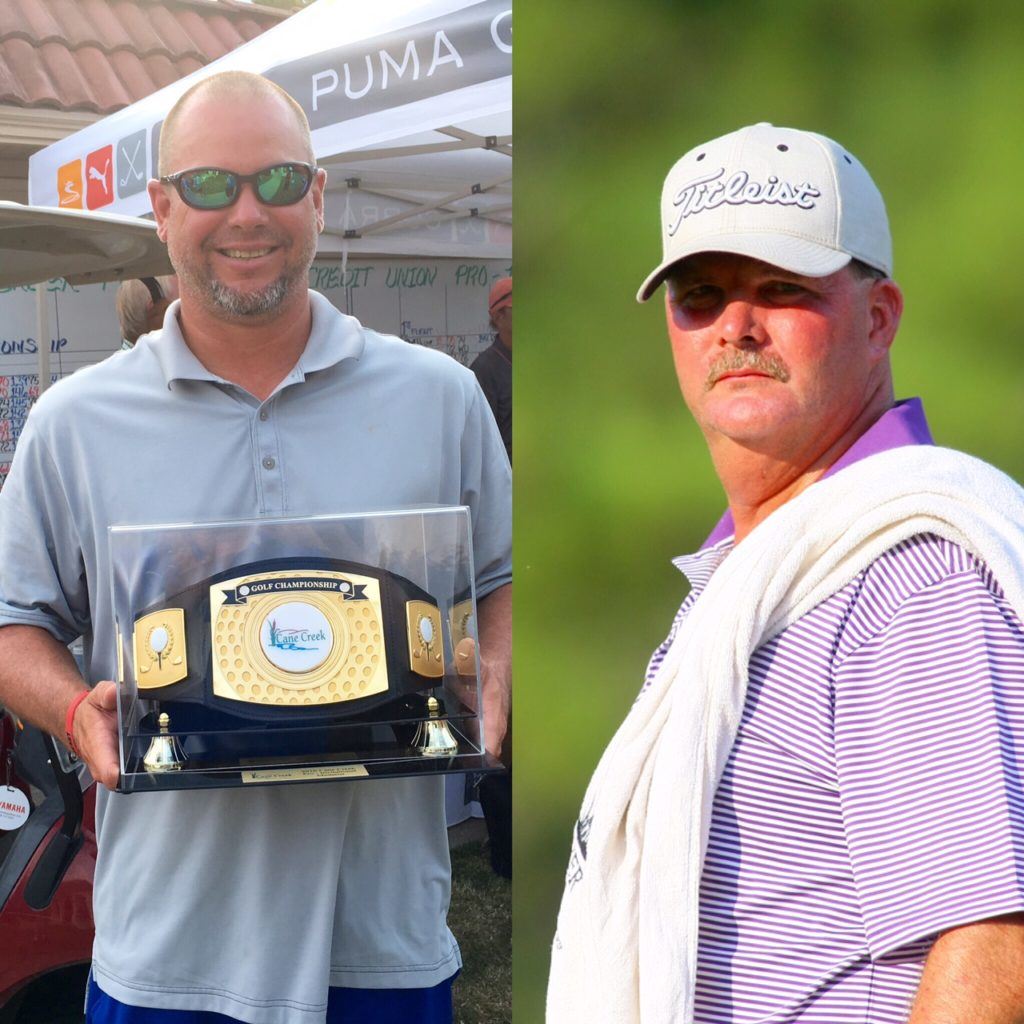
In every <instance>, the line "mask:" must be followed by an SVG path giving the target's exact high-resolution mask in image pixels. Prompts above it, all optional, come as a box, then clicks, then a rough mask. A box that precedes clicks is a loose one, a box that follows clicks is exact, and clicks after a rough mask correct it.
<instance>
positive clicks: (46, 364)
mask: <svg viewBox="0 0 1024 1024" xmlns="http://www.w3.org/2000/svg"><path fill="white" fill-rule="evenodd" d="M46 296H47V291H46V281H41V282H40V283H39V284H37V285H36V345H37V346H38V347H39V394H42V393H43V392H44V391H45V390H46V389H47V388H48V387H49V386H50V311H49V309H48V308H47V306H46Z"/></svg>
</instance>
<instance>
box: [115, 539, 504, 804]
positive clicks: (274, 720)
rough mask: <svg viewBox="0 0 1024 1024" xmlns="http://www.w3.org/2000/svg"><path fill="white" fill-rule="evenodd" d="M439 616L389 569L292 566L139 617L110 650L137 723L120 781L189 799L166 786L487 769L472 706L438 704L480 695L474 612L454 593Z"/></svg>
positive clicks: (284, 563)
mask: <svg viewBox="0 0 1024 1024" xmlns="http://www.w3.org/2000/svg"><path fill="white" fill-rule="evenodd" d="M443 607H444V609H445V611H444V612H443V611H442V607H441V606H439V603H438V600H437V599H436V598H435V597H434V596H433V595H431V594H430V593H428V592H427V591H425V590H424V589H422V588H421V587H419V586H417V585H416V584H415V583H413V582H412V581H411V580H409V579H407V578H405V577H404V576H401V575H398V574H396V573H394V572H390V571H387V570H385V569H382V568H377V567H374V566H370V565H364V564H361V563H359V562H352V561H344V560H340V559H333V558H322V557H289V558H273V559H268V560H261V561H257V562H248V563H245V564H241V565H237V566H234V567H232V568H231V569H228V570H226V571H223V572H219V573H216V574H215V575H212V576H209V577H208V578H206V579H204V580H202V581H201V582H199V583H196V584H193V585H191V586H189V587H187V588H185V589H183V590H181V591H179V592H177V593H174V594H172V595H169V596H167V597H166V598H165V599H162V600H160V601H159V602H156V603H153V604H150V605H148V606H146V607H142V608H139V609H134V608H133V609H132V610H131V618H130V622H128V623H125V620H124V619H121V620H120V622H119V629H120V630H124V631H125V632H127V630H130V635H124V636H119V638H118V655H119V667H118V671H119V674H120V677H121V678H120V683H121V689H122V691H123V692H125V693H128V694H130V695H131V697H132V701H133V704H132V706H133V707H134V709H135V710H134V721H135V723H136V725H135V729H134V731H133V732H132V733H131V735H130V736H127V735H125V734H124V733H123V735H122V742H123V745H124V748H125V751H126V754H125V763H126V766H127V768H128V769H129V770H128V772H127V774H128V776H129V779H135V780H136V783H137V782H138V778H139V777H141V776H149V777H150V778H151V779H153V780H156V781H154V782H152V783H151V784H150V785H148V786H146V785H137V784H134V783H133V784H132V785H131V786H130V787H129V791H130V790H131V789H132V788H190V786H191V784H188V785H186V784H184V783H185V780H184V779H181V780H180V782H181V783H182V784H181V785H175V784H174V780H172V779H170V778H169V776H171V775H172V774H174V773H182V774H186V775H189V776H190V777H191V776H193V775H194V774H195V773H197V772H198V773H200V774H202V773H211V774H212V776H213V778H212V779H210V778H205V779H204V780H202V782H201V783H199V784H201V785H216V784H218V778H217V776H218V775H224V773H227V774H228V775H230V776H231V779H230V780H229V781H227V782H224V781H223V779H220V780H219V784H229V785H233V784H237V782H236V780H235V776H240V777H242V781H243V782H245V781H263V778H262V777H260V778H257V779H248V778H245V776H246V768H247V766H256V767H257V768H259V769H263V770H264V773H266V772H273V771H275V770H277V771H278V772H279V773H280V775H281V778H280V781H294V779H292V778H291V777H290V776H289V768H290V766H294V765H310V764H313V765H314V767H313V768H306V769H304V771H306V772H307V773H312V774H311V775H308V774H307V775H301V774H300V775H299V777H300V778H306V777H315V778H320V777H345V776H344V774H337V775H332V774H331V772H332V771H333V769H329V766H331V765H334V764H337V763H339V762H344V763H345V764H349V765H350V764H351V763H352V762H358V763H359V764H358V768H359V769H360V771H361V774H362V775H366V776H372V775H374V774H375V773H376V770H375V769H374V766H375V765H376V764H377V763H378V762H379V763H381V764H387V765H389V766H390V767H389V770H388V772H387V773H389V774H397V775H400V774H432V773H434V772H435V771H437V770H444V769H443V768H439V767H438V764H439V762H443V761H446V760H451V759H453V758H455V757H456V755H460V754H468V755H478V757H479V758H483V757H484V755H483V751H482V747H481V746H480V744H479V732H478V730H477V731H476V732H474V730H475V729H476V726H477V720H476V715H475V709H474V708H473V707H470V706H468V705H476V704H477V701H476V700H474V699H473V698H472V697H470V698H469V699H468V704H467V705H466V706H464V705H463V703H462V700H461V699H460V698H459V697H457V696H455V692H456V690H458V685H456V690H452V689H447V690H446V689H445V679H446V677H447V678H448V679H449V680H456V681H461V684H462V685H463V686H464V687H465V689H463V690H460V691H459V692H463V693H465V692H473V693H477V694H478V689H477V682H476V678H475V677H476V665H477V659H476V641H475V628H474V624H473V611H474V605H473V602H472V600H471V599H470V596H469V594H468V592H466V591H463V592H462V593H459V594H455V595H449V599H448V600H446V601H444V602H443ZM126 626H127V629H126ZM446 634H447V636H446ZM126 661H127V662H128V664H125V662H126ZM449 704H453V705H456V707H454V708H451V709H449V708H448V707H447V706H446V705H449ZM450 710H451V711H454V712H455V713H454V714H450V713H449V711H450ZM464 719H465V720H471V721H470V722H469V725H468V731H467V729H466V728H462V727H460V723H462V722H463V720H464ZM382 737H383V738H382ZM128 739H130V740H132V742H131V743H128V742H127V740H128ZM316 766H319V767H316ZM325 766H327V767H325ZM396 766H397V767H396ZM467 767H471V768H472V770H480V769H481V768H484V769H486V767H487V765H486V764H483V763H474V764H473V765H471V766H467ZM452 770H454V767H453V769H452ZM462 770H465V769H462ZM337 771H338V772H341V769H337ZM318 772H319V774H317V773H318ZM353 773H355V772H354V770H353ZM248 774H250V775H259V772H258V771H256V772H253V771H250V772H249V773H248ZM293 774H294V773H293ZM161 777H163V779H164V781H163V782H160V781H159V779H160V778H161ZM270 781H278V779H277V778H276V777H275V778H271V779H270Z"/></svg>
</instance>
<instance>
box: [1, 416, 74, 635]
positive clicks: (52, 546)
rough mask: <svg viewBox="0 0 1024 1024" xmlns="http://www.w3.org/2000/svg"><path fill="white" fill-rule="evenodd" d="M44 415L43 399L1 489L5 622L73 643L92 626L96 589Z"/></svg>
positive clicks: (24, 433) (30, 418)
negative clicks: (47, 435) (90, 591)
mask: <svg viewBox="0 0 1024 1024" xmlns="http://www.w3.org/2000/svg"><path fill="white" fill-rule="evenodd" d="M44 418H45V412H44V410H43V409H40V406H39V404H37V406H36V407H35V408H34V409H33V410H32V412H31V413H30V414H29V416H28V419H27V421H26V423H25V428H24V430H23V431H22V434H21V438H20V440H19V441H18V447H17V451H16V452H15V456H14V461H13V462H12V463H11V470H10V473H9V474H8V476H7V481H6V483H5V484H4V487H3V490H0V626H9V625H23V626H39V627H41V628H43V629H45V630H46V631H47V632H48V633H50V634H51V635H52V636H53V637H55V638H56V639H57V640H59V641H60V642H61V643H65V644H66V643H70V642H71V641H72V640H74V639H75V638H76V637H78V636H80V635H81V634H82V633H85V632H87V631H88V629H89V601H88V589H87V582H86V572H85V563H84V560H83V557H82V549H81V543H80V540H79V536H78V532H77V529H76V526H75V523H76V517H75V514H74V510H73V509H72V508H71V507H70V504H69V500H68V493H67V490H66V488H65V486H64V479H63V472H64V471H63V470H62V468H61V467H60V466H59V465H58V461H57V460H56V459H55V458H54V455H53V453H52V451H51V450H50V446H49V445H48V444H47V442H46V439H45V432H44V430H43V429H41V424H42V423H43V422H44ZM71 469H73V467H71Z"/></svg>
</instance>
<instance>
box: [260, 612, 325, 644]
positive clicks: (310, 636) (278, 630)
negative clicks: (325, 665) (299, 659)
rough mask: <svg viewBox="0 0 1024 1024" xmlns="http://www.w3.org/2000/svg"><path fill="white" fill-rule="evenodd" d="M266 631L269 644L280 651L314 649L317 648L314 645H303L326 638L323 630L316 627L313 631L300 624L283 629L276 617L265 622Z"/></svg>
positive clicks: (317, 642) (319, 641)
mask: <svg viewBox="0 0 1024 1024" xmlns="http://www.w3.org/2000/svg"><path fill="white" fill-rule="evenodd" d="M267 632H268V634H269V636H268V638H267V643H268V644H269V646H271V647H280V648H281V650H282V651H315V650H317V648H316V647H312V646H305V645H309V644H319V643H322V642H323V641H324V640H326V639H327V633H326V631H325V630H322V629H318V630H316V631H313V630H309V629H303V628H302V627H301V626H300V627H298V628H295V627H293V628H291V629H285V628H284V627H282V626H278V624H277V619H270V620H269V621H268V622H267Z"/></svg>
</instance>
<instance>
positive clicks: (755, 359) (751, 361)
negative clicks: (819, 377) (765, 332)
mask: <svg viewBox="0 0 1024 1024" xmlns="http://www.w3.org/2000/svg"><path fill="white" fill-rule="evenodd" d="M735 370H756V371H757V372H758V373H763V374H764V375H765V376H767V377H771V378H772V379H774V380H777V381H781V382H782V383H783V384H785V383H786V381H788V380H789V367H788V366H786V364H785V363H784V362H783V361H782V360H781V359H780V358H779V357H778V356H774V355H762V354H761V353H760V352H756V351H749V352H726V353H725V354H724V355H721V356H719V357H718V358H717V359H716V360H715V361H714V362H713V363H712V364H711V368H710V369H709V370H708V375H707V377H706V378H705V379H704V390H705V391H710V390H711V389H712V388H713V387H714V386H715V384H717V383H718V381H719V380H720V379H721V378H722V377H723V376H724V375H725V374H727V373H732V372H733V371H735Z"/></svg>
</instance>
